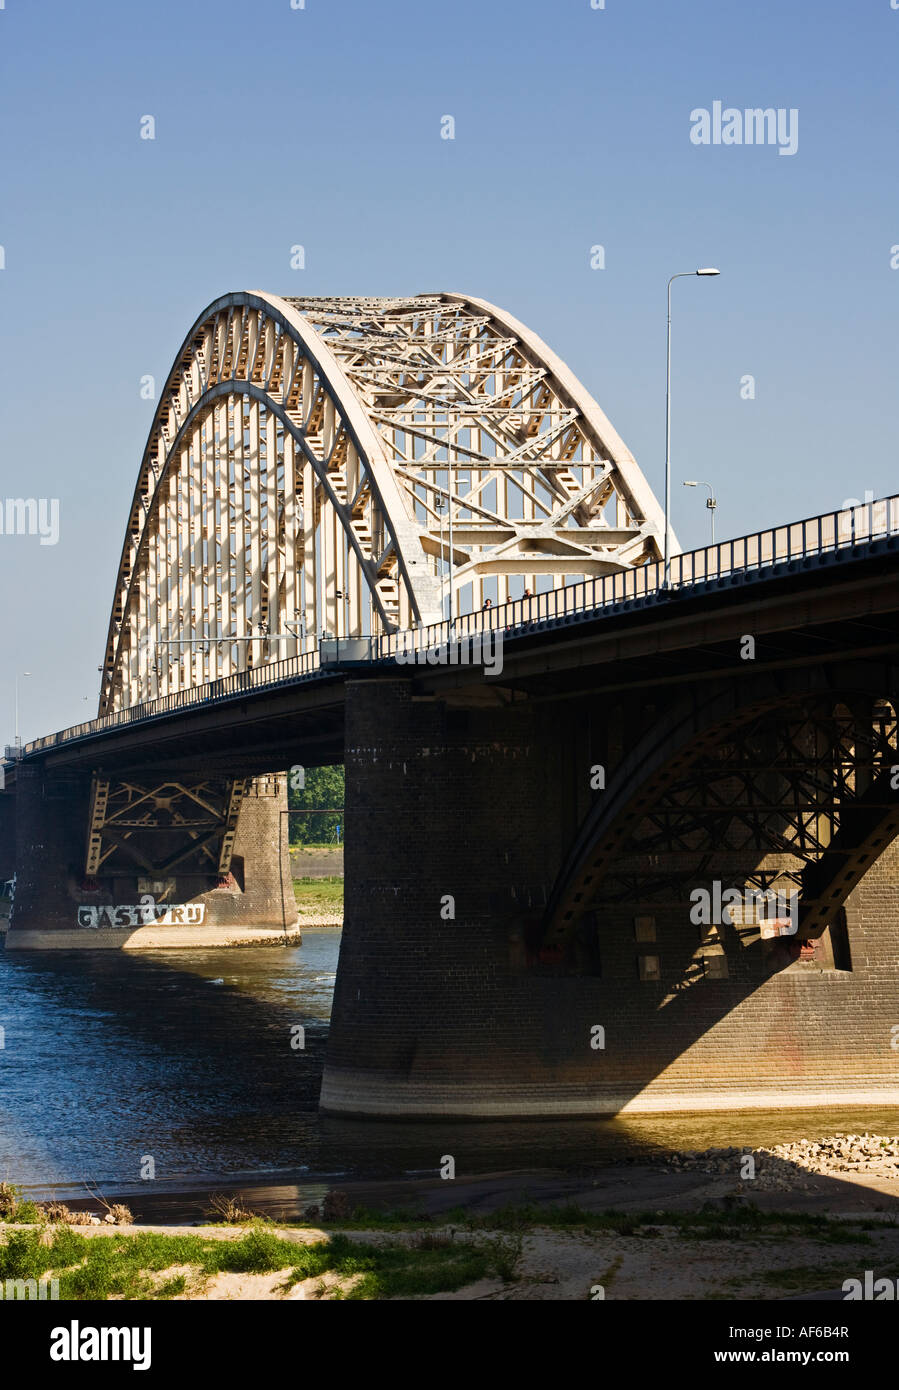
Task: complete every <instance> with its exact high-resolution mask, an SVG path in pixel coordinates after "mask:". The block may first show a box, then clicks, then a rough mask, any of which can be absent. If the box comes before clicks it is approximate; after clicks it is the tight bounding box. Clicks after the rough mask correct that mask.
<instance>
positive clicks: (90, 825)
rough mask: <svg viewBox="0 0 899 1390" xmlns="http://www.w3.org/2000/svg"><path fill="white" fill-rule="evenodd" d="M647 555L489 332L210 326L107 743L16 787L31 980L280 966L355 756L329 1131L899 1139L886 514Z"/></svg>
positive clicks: (188, 362) (145, 469)
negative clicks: (780, 1117)
mask: <svg viewBox="0 0 899 1390" xmlns="http://www.w3.org/2000/svg"><path fill="white" fill-rule="evenodd" d="M663 527H664V519H663V517H662V514H661V512H660V509H659V506H658V504H657V502H656V500H655V498H654V497H653V494H652V492H651V490H650V489H649V487H648V485H647V483H646V480H645V479H644V477H643V475H642V473H641V472H640V469H639V467H638V465H637V463H636V461H635V459H634V458H633V455H632V454H631V453H630V452H629V451H628V449H627V448H626V446H625V445H624V443H623V442H622V440H621V439H620V438H619V436H618V435H617V433H616V432H615V431H614V429H613V427H612V425H611V424H610V422H609V421H608V420H607V418H606V417H605V415H604V414H603V413H602V411H601V410H600V408H599V406H598V405H597V404H596V402H595V401H593V400H592V398H591V397H590V396H589V394H588V393H587V392H586V391H585V390H584V388H583V387H582V386H581V385H580V383H579V382H578V381H577V380H576V379H575V378H574V377H573V375H572V374H571V373H570V371H569V370H568V369H567V368H566V367H565V365H564V363H562V362H561V361H560V360H559V359H558V358H557V357H555V355H554V354H553V353H552V352H551V351H550V350H549V349H548V348H547V347H546V345H545V344H543V343H542V342H541V341H540V340H539V339H538V338H537V337H536V336H535V335H534V334H532V333H531V332H530V331H529V330H528V329H526V328H525V327H524V325H522V324H520V323H518V322H517V321H516V320H514V319H512V318H511V317H510V316H509V315H507V314H505V313H503V312H502V311H500V310H498V309H496V308H495V307H494V306H492V305H489V304H487V303H485V302H484V301H481V300H477V299H472V298H469V297H465V296H462V295H457V294H435V295H421V296H415V297H412V298H408V299H368V298H366V299H363V298H347V299H320V300H315V299H306V300H296V299H289V300H286V299H278V298H276V297H274V296H270V295H264V294H260V293H240V294H231V295H227V296H225V297H223V298H222V299H219V300H217V301H216V302H215V303H214V304H212V305H211V306H210V307H209V309H207V310H206V311H205V312H204V313H203V314H202V315H201V316H200V318H199V319H198V320H197V322H196V323H195V324H194V326H193V327H192V329H191V330H190V332H189V334H188V335H187V337H186V339H185V341H184V344H183V345H182V348H181V350H180V352H179V354H178V356H177V358H176V361H175V365H174V367H173V369H172V372H171V374H170V376H169V378H168V381H167V383H166V386H165V389H164V391H163V392H162V394H161V397H160V402H159V407H158V409H157V411H156V415H155V418H154V422H153V426H152V428H151V431H150V436H149V440H148V443H147V447H146V449H145V452H144V456H143V459H142V461H141V465H140V469H139V473H138V481H137V486H136V489H135V494H134V500H133V503H132V507H131V511H130V514H129V519H128V525H127V530H126V536H125V542H124V546H123V550H122V556H121V561H120V564H119V570H118V574H117V578H116V584H115V590H114V598H113V606H112V614H111V618H110V623H109V629H108V635H107V642H106V652H105V660H104V667H103V682H102V692H101V700H100V708H99V711H98V715H97V717H96V718H95V719H92V720H89V721H86V722H84V723H82V724H79V725H77V726H74V727H73V728H70V729H66V730H62V731H60V732H58V733H55V734H51V735H48V736H47V737H45V738H41V739H38V740H36V741H34V742H33V743H31V744H28V745H27V746H26V747H25V749H24V750H22V756H21V758H19V759H17V760H16V761H15V763H14V764H13V766H12V767H9V768H8V776H7V790H6V792H5V793H3V796H2V804H0V853H3V854H4V855H5V858H6V861H7V871H8V876H10V877H11V876H12V874H13V873H14V874H15V897H14V903H13V910H12V916H11V922H10V928H9V932H8V936H7V949H25V950H28V949H31V950H42V949H52V948H54V947H56V948H69V949H70V948H72V947H93V948H96V947H98V946H104V947H123V946H127V947H132V948H133V947H138V946H154V947H155V946H159V945H165V944H173V945H179V946H180V945H183V944H185V943H196V944H198V945H200V944H209V943H210V942H213V941H214V942H217V943H222V942H229V943H230V942H235V943H237V942H242V941H285V940H291V939H296V936H295V933H296V910H295V906H294V903H293V894H292V883H291V876H290V871H289V866H288V864H287V853H286V851H287V839H286V791H285V777H286V775H287V774H288V770H289V769H291V768H296V767H297V766H302V767H309V766H314V765H316V764H325V763H333V762H339V761H342V762H343V763H344V765H345V768H346V785H347V804H346V812H345V816H346V822H347V827H348V835H347V843H346V858H345V864H346V902H345V924H344V932H343V939H342V945H341V955H340V965H339V971H338V980H337V987H336V991H335V999H334V1012H333V1018H332V1026H331V1033H330V1038H329V1052H328V1061H327V1066H326V1071H325V1077H324V1083H323V1090H322V1104H323V1106H324V1107H325V1108H326V1109H329V1110H332V1111H334V1112H336V1113H343V1114H360V1115H364V1114H387V1115H390V1114H401V1115H405V1114H417V1115H431V1114H433V1115H457V1116H460V1117H466V1116H498V1115H536V1114H548V1115H566V1114H589V1113H598V1114H600V1113H615V1112H618V1111H621V1110H626V1109H630V1110H633V1109H662V1110H664V1109H673V1108H678V1107H681V1106H684V1107H691V1108H703V1107H709V1106H711V1107H715V1106H719V1107H739V1106H748V1105H752V1106H759V1105H762V1106H764V1105H770V1106H772V1107H773V1106H779V1105H782V1104H785V1103H792V1104H796V1105H815V1104H822V1103H831V1104H832V1103H834V1102H835V1100H837V1099H838V1100H840V1101H841V1102H842V1103H846V1104H850V1103H856V1102H863V1103H866V1104H868V1103H876V1102H878V1101H880V1102H882V1103H884V1104H896V1103H899V1086H897V1084H896V1079H895V1057H894V1048H893V1042H894V1040H895V1039H894V1034H893V1032H892V1031H891V1030H892V1029H893V1026H894V1025H899V1017H897V1007H899V990H897V968H899V946H897V941H899V938H897V934H896V931H895V927H896V922H897V910H899V858H897V854H896V847H895V843H894V842H895V839H896V836H897V832H899V747H897V723H896V701H897V646H899V625H897V613H896V610H897V597H896V596H897V583H896V570H897V565H899V498H897V497H889V498H884V499H881V500H879V501H877V502H871V503H867V504H865V505H858V506H849V507H846V508H844V509H843V510H842V511H839V512H831V513H827V514H823V515H820V516H816V517H813V518H810V519H806V520H803V521H799V522H791V523H787V524H785V525H783V526H779V527H776V528H773V529H771V530H768V531H764V532H760V533H756V534H754V535H750V536H744V537H741V538H738V539H735V540H730V541H726V542H724V543H722V544H719V545H717V546H711V547H708V548H704V549H701V550H698V551H694V552H688V553H681V552H680V551H679V549H678V548H677V546H676V543H675V545H674V547H673V551H674V553H673V555H672V558H671V562H670V566H669V567H668V570H667V572H666V570H665V567H664V565H663V563H662V550H663ZM488 600H489V603H488ZM485 605H486V606H485ZM725 903H728V904H730V905H729V906H725V907H724V908H722V904H725Z"/></svg>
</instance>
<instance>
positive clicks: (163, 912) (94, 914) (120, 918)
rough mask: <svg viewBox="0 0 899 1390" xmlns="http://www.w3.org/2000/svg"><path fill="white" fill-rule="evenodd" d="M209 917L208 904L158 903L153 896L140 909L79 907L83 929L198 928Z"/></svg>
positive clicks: (140, 904) (146, 898)
mask: <svg viewBox="0 0 899 1390" xmlns="http://www.w3.org/2000/svg"><path fill="white" fill-rule="evenodd" d="M205 917H206V904H205V903H183V904H179V905H173V904H171V903H157V902H155V901H154V899H153V898H152V897H150V895H149V894H147V895H146V896H145V897H143V898H142V899H141V901H140V903H139V904H138V905H137V906H132V905H122V904H114V903H110V904H108V905H106V906H102V907H95V906H94V905H93V904H90V905H87V906H83V907H79V909H78V925H79V927H87V928H97V927H152V926H156V927H197V926H200V924H201V923H202V922H203V921H204V919H205Z"/></svg>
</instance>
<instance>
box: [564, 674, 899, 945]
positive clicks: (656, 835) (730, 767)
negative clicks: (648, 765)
mask: <svg viewBox="0 0 899 1390" xmlns="http://www.w3.org/2000/svg"><path fill="white" fill-rule="evenodd" d="M699 749H700V751H698V753H696V755H695V756H693V757H688V759H687V765H686V767H684V769H683V770H682V771H681V772H680V773H679V774H678V775H677V776H676V778H675V779H673V780H672V779H671V778H670V774H668V773H666V772H665V770H663V772H662V774H661V775H660V777H659V779H658V782H659V785H658V789H657V791H656V792H655V793H654V792H653V788H652V787H651V786H650V787H648V788H646V789H645V790H644V791H643V792H642V793H641V796H640V800H639V809H638V810H637V811H632V812H630V821H629V824H626V827H621V826H619V833H617V834H616V835H615V837H614V843H613V845H611V844H609V843H608V842H607V843H606V844H604V843H603V842H602V841H600V842H599V843H598V844H597V846H596V849H595V852H594V854H593V855H592V856H591V860H590V863H589V866H587V867H586V868H585V870H584V872H583V873H582V875H581V886H580V887H579V888H578V887H577V886H576V885H574V886H573V892H571V893H569V895H568V899H567V900H568V901H569V902H570V901H572V899H574V900H576V901H578V907H579V911H584V910H586V909H588V908H590V907H592V906H595V905H597V904H599V903H602V902H606V903H609V902H622V901H634V902H636V901H641V900H642V901H646V900H651V899H652V898H656V899H660V900H661V899H667V900H669V901H673V900H675V899H676V898H677V897H682V896H683V891H684V886H685V884H686V883H688V882H689V883H692V884H693V885H694V886H695V884H696V883H697V882H700V881H701V880H702V878H703V877H705V876H708V873H709V872H710V867H709V866H710V865H711V864H712V863H714V862H715V859H714V857H715V856H719V855H724V856H728V855H730V856H733V858H734V859H735V860H738V861H739V860H742V861H744V862H745V864H746V865H747V869H746V871H745V872H742V873H741V874H740V875H739V884H738V883H736V882H735V883H734V885H733V886H735V887H737V886H740V885H747V886H752V887H756V888H758V889H760V890H762V891H766V890H768V889H770V888H772V887H776V888H779V889H787V890H789V889H790V888H791V887H795V888H798V889H799V890H800V893H801V898H800V913H801V922H802V934H803V935H804V936H815V935H820V933H821V931H823V930H824V927H825V926H826V925H827V923H828V918H829V917H830V916H832V914H833V912H834V911H835V909H836V908H838V907H839V906H840V905H841V904H842V902H843V901H844V900H845V898H846V896H847V894H848V893H849V892H850V891H851V889H852V888H853V887H854V886H855V885H856V884H857V883H858V882H859V881H860V879H861V878H862V877H863V876H864V874H865V873H866V872H867V870H868V869H869V868H870V866H871V864H872V863H873V862H874V860H875V859H876V858H877V857H878V856H879V854H880V853H882V851H883V849H884V848H885V846H886V845H887V844H888V843H889V842H890V840H891V839H892V838H893V837H894V836H895V834H896V833H897V832H899V801H897V797H896V794H895V791H893V790H892V789H891V786H890V781H891V778H892V776H893V773H892V769H893V768H894V767H895V766H896V765H897V762H899V740H897V718H896V710H895V707H894V706H893V704H891V703H890V702H889V701H888V700H884V699H870V698H868V699H865V700H858V701H853V704H852V708H851V709H850V708H849V706H848V705H846V704H834V705H831V706H824V705H822V704H820V703H818V704H815V705H807V706H804V707H801V708H794V709H792V710H787V711H784V710H780V711H773V712H768V713H766V714H764V715H761V716H758V717H756V718H755V719H753V720H752V721H751V722H749V723H747V724H745V725H742V726H738V727H735V728H734V727H731V728H729V729H728V730H727V733H726V735H725V736H724V738H723V739H721V740H720V741H718V742H716V743H712V744H710V741H709V739H708V738H707V737H706V738H703V739H702V740H700V741H699ZM628 814H629V813H628V812H627V811H625V812H624V816H625V818H627V817H628ZM647 864H649V865H651V866H653V867H652V871H651V872H650V873H647ZM750 865H751V866H752V867H751V868H750V867H749V866H750ZM578 894H579V898H578V896H577V895H578Z"/></svg>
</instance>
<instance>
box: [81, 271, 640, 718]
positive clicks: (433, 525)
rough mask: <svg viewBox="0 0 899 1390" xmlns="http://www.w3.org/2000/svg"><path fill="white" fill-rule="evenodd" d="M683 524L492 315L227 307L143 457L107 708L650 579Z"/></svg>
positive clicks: (168, 392)
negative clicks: (545, 592) (582, 590)
mask: <svg viewBox="0 0 899 1390" xmlns="http://www.w3.org/2000/svg"><path fill="white" fill-rule="evenodd" d="M663 527H664V519H663V515H662V511H661V508H660V506H659V504H658V502H657V500H656V498H655V496H654V495H653V493H652V491H651V489H650V488H649V486H648V484H647V482H646V479H645V478H644V476H643V474H642V473H641V471H640V468H639V467H638V465H637V462H636V460H635V459H634V457H633V455H632V454H631V453H630V451H629V450H628V449H627V447H626V446H625V444H624V443H623V442H622V440H621V439H620V437H619V436H618V434H617V433H616V431H615V430H614V428H613V427H612V425H611V424H610V422H609V420H608V419H607V418H606V416H605V415H604V414H603V412H602V410H601V409H600V408H599V406H598V405H597V404H596V402H595V401H594V400H593V398H592V397H591V396H590V395H589V393H588V392H587V391H586V390H585V389H584V387H583V386H582V385H581V384H580V382H579V381H578V380H577V379H576V378H575V377H574V375H573V374H572V373H571V371H570V370H569V369H568V368H567V367H566V366H565V364H564V363H563V362H562V361H561V360H560V359H559V358H558V357H556V356H555V354H554V353H552V352H551V351H550V349H549V348H548V347H547V346H546V345H545V344H544V343H543V342H542V341H541V340H540V339H539V338H538V337H537V336H536V335H535V334H534V333H532V332H530V330H529V329H527V328H526V327H525V326H524V325H523V324H521V323H519V322H518V321H517V320H516V319H514V318H512V317H510V316H509V315H508V314H506V313H504V312H503V311H501V310H500V309H497V308H495V307H494V306H493V305H491V304H488V303H486V302H485V301H484V300H480V299H475V298H472V297H470V296H466V295H461V294H449V293H440V294H422V295H417V296H413V297H410V298H367V297H340V298H317V299H316V298H304V299H293V298H289V299H284V298H279V297H277V296H275V295H269V294H263V293H261V292H241V293H233V294H228V295H224V296H223V297H222V298H220V299H217V300H216V301H215V302H214V303H213V304H211V305H210V306H209V308H208V309H206V310H205V311H204V312H203V313H202V314H201V315H200V317H199V318H198V319H197V321H196V323H195V324H194V325H193V327H192V328H191V330H190V332H189V333H188V335H187V337H186V338H185V340H184V343H183V344H182V347H181V349H180V351H179V353H178V356H177V358H176V361H175V364H174V366H173V368H172V371H171V373H170V375H169V377H168V380H167V382H166V385H165V388H164V390H163V392H162V394H161V399H160V403H159V406H158V409H157V411H156V414H155V417H154V420H153V425H152V428H151V430H150V435H149V439H148V441H147V445H146V448H145V450H144V454H143V458H142V461H141V465H140V472H139V476H138V481H137V486H136V488H135V492H134V499H133V502H132V505H131V511H130V516H129V520H128V527H127V532H126V535H125V543H124V547H123V550H122V556H121V561H120V563H119V570H118V575H117V579H116V586H115V597H114V601H113V607H112V614H111V618H110V623H109V632H108V637H107V643H106V652H105V659H104V665H103V677H102V686H101V697H100V710H99V712H100V715H106V714H111V713H115V712H117V711H118V710H121V709H125V708H129V707H131V706H134V705H137V704H140V703H142V702H143V701H146V700H149V699H154V698H157V697H159V696H165V695H168V694H171V693H174V692H176V691H178V690H184V689H188V688H192V687H194V686H199V685H203V684H206V683H207V682H209V681H213V680H216V679H217V678H219V677H221V676H228V675H231V674H234V673H237V672H241V671H246V670H250V669H254V668H258V667H260V666H264V665H265V664H267V663H269V662H272V661H276V660H279V659H282V658H284V657H291V656H296V655H299V654H301V653H304V652H308V651H312V650H314V648H315V647H316V645H317V642H318V640H319V638H320V636H321V635H322V634H328V635H332V636H338V637H339V636H367V635H377V634H380V633H389V632H392V631H395V630H397V629H399V628H410V627H414V626H416V625H418V624H421V623H431V622H435V621H439V620H441V619H442V618H443V617H444V616H445V615H447V614H450V615H452V614H455V613H459V612H465V611H469V610H471V609H478V608H480V607H481V606H482V604H483V602H484V600H485V587H486V588H489V589H490V592H491V595H493V596H494V597H493V601H497V602H500V603H502V602H504V601H505V600H507V599H508V598H513V597H515V596H516V595H519V594H520V593H521V592H523V591H525V590H530V592H537V591H539V590H541V589H544V588H547V587H559V586H561V585H564V584H566V583H569V582H573V581H574V580H576V579H580V578H582V577H591V576H601V575H604V574H607V573H611V572H613V571H616V570H626V569H632V568H634V567H637V566H641V565H644V564H646V563H648V562H651V561H654V560H657V559H658V558H659V556H660V554H661V550H662V544H663Z"/></svg>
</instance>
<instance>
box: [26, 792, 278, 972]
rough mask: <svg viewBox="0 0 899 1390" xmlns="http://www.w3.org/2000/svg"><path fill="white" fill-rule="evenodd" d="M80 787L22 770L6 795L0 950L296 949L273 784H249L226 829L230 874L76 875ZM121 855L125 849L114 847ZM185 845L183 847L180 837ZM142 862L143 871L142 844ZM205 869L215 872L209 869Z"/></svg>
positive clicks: (84, 814) (130, 871)
mask: <svg viewBox="0 0 899 1390" xmlns="http://www.w3.org/2000/svg"><path fill="white" fill-rule="evenodd" d="M90 808H91V778H90V776H89V775H88V774H84V773H78V774H76V773H71V774H61V773H47V772H45V771H44V770H43V769H42V768H41V767H39V766H33V765H32V766H29V765H22V766H20V767H19V768H18V769H17V775H16V783H15V825H16V832H15V846H16V847H15V882H14V897H13V903H12V910H11V914H10V920H9V928H8V931H7V936H6V949H7V950H16V949H18V950H73V949H75V950H80V949H88V950H96V949H129V950H134V949H156V948H166V947H177V948H178V949H184V948H185V947H194V946H196V947H200V946H202V947H210V946H238V945H269V944H270V945H282V944H285V943H290V944H296V943H297V942H299V940H300V935H299V932H298V930H297V911H296V902H295V898H294V893H293V883H292V878H291V872H290V861H289V855H288V833H287V815H286V811H287V793H286V784H285V781H284V778H283V777H282V778H258V779H256V780H255V781H254V782H253V783H252V784H251V786H250V788H249V790H248V792H247V794H246V795H245V796H244V798H243V800H242V802H241V806H240V812H239V815H238V818H237V826H236V832H235V835H234V842H233V852H232V854H231V864H230V870H229V872H228V874H227V875H225V876H223V877H221V878H219V877H218V876H217V875H216V874H215V873H214V872H211V871H210V872H198V871H197V870H196V868H195V866H192V867H190V868H188V869H187V870H185V869H184V868H183V867H181V866H179V865H177V864H176V865H175V866H174V867H173V868H172V869H171V870H167V869H166V868H165V867H159V866H158V864H154V863H153V862H152V860H150V861H147V862H144V863H141V862H140V861H138V862H132V866H131V867H130V868H127V869H126V868H123V867H122V865H121V858H120V859H119V861H118V862H117V866H116V867H115V868H114V869H109V870H107V869H106V867H105V865H103V864H102V863H101V865H100V868H99V872H98V873H97V874H96V876H95V877H93V878H88V877H86V875H85V849H86V843H87V833H88V824H89V817H90ZM124 839H125V843H126V845H127V837H124ZM184 843H185V844H187V845H189V844H190V843H191V842H190V839H189V837H188V836H187V834H185V837H184ZM141 847H142V851H143V853H142V855H141V858H143V859H145V860H146V848H147V847H146V844H145V843H143V842H142V846H141ZM210 868H211V869H212V868H214V865H211V866H210Z"/></svg>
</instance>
